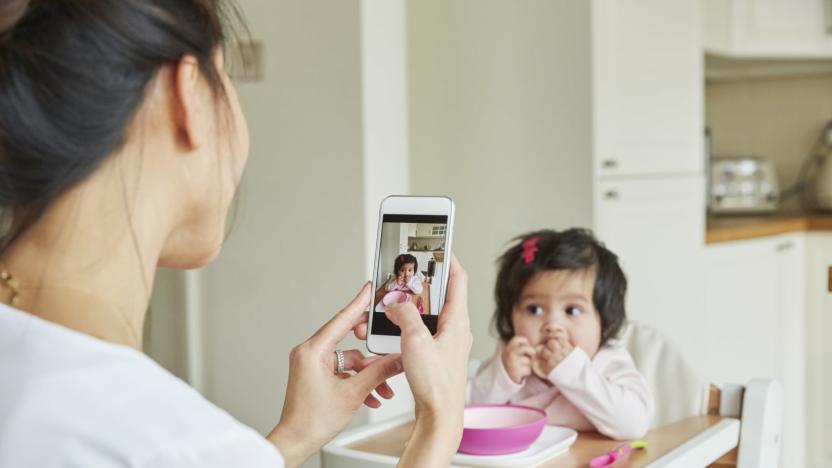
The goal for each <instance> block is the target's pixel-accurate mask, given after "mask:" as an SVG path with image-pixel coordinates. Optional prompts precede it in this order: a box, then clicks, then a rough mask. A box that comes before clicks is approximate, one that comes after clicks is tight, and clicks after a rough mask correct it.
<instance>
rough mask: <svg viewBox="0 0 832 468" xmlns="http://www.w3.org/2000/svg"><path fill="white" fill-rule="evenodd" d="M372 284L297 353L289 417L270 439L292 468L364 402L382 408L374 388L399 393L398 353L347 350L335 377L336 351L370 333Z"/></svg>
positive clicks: (292, 361)
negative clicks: (342, 370) (394, 386)
mask: <svg viewBox="0 0 832 468" xmlns="http://www.w3.org/2000/svg"><path fill="white" fill-rule="evenodd" d="M370 295H371V291H370V285H369V283H368V284H365V285H364V287H363V288H362V289H361V292H360V293H359V294H358V296H356V298H355V299H353V301H352V302H351V303H350V304H349V305H348V306H347V307H345V308H344V309H343V310H341V311H340V312H339V313H338V314H337V315H335V317H333V318H332V319H331V320H330V321H329V322H328V323H327V324H326V325H324V326H323V327H321V328H320V329H319V330H318V331H317V332H316V333H315V334H314V335H313V336H312V337H311V338H309V339H308V340H306V341H305V342H303V343H301V344H300V345H298V346H296V347H295V348H294V349H292V352H291V354H290V355H289V381H288V384H287V388H286V399H285V401H284V404H283V413H282V414H281V416H280V422H279V423H278V425H277V427H275V428H274V430H273V431H272V432H271V434H269V436H268V439H269V440H270V441H271V442H272V443H273V444H275V445H276V446H277V448H278V449H279V450H280V453H281V454H282V455H283V458H284V459H285V460H286V465H287V466H298V465H300V464H301V463H303V461H304V460H306V459H307V458H309V457H310V456H311V455H312V454H314V453H315V452H316V451H318V450H319V449H320V448H321V447H322V446H323V445H324V444H325V443H327V442H328V441H329V440H330V439H332V438H333V437H334V436H335V435H336V434H338V433H339V432H340V431H341V430H342V429H343V428H344V426H346V425H347V423H348V422H349V420H350V419H351V418H352V416H353V415H354V414H355V412H356V411H357V410H358V408H360V407H361V403H362V402H364V403H365V404H367V405H368V406H371V407H378V406H379V405H380V403H379V402H378V400H377V399H376V398H375V397H374V396H372V395H370V392H372V390H373V389H376V391H377V392H378V394H379V395H380V396H382V397H383V398H388V399H389V398H391V397H392V396H393V392H392V390H391V389H390V387H388V386H387V384H386V383H385V381H386V380H387V379H388V378H390V377H392V376H394V375H396V374H398V373H400V372H401V370H402V364H401V359H400V356H399V355H397V354H394V355H388V356H383V357H369V358H365V357H364V355H363V354H362V353H361V352H360V351H358V350H355V349H353V350H349V351H344V359H345V361H346V362H345V364H346V365H345V367H346V370H347V371H355V372H357V373H356V374H354V375H350V374H340V375H336V372H335V354H334V352H335V346H337V345H338V343H339V342H340V341H341V339H343V338H344V336H346V335H347V334H348V333H349V332H350V330H355V334H356V336H359V337H363V335H365V334H366V324H365V323H366V321H367V314H366V313H365V312H364V311H365V310H366V308H367V306H368V305H369V302H370Z"/></svg>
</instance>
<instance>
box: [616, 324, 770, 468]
mask: <svg viewBox="0 0 832 468" xmlns="http://www.w3.org/2000/svg"><path fill="white" fill-rule="evenodd" d="M620 341H621V342H622V344H623V345H624V346H625V347H626V348H627V350H628V351H629V352H630V355H631V356H632V357H633V361H634V362H635V364H636V367H637V368H638V369H639V371H641V373H642V374H643V375H644V376H645V378H646V379H647V381H648V383H649V384H650V387H651V390H652V391H653V396H654V401H655V408H656V409H655V414H654V415H653V423H652V425H651V427H657V426H662V425H665V424H668V423H671V422H673V421H677V420H680V419H682V418H685V417H687V416H694V415H701V414H712V415H718V416H725V417H730V418H737V419H739V420H740V433H739V445H738V446H737V448H735V449H732V450H730V451H729V452H728V453H726V452H725V451H724V450H721V448H720V447H721V446H722V445H723V444H724V443H725V442H727V441H726V440H722V438H724V437H723V436H718V434H716V431H713V432H714V433H713V434H708V431H706V432H705V433H703V434H701V435H700V436H697V437H695V438H694V439H691V440H690V441H688V442H687V443H685V444H683V445H682V446H680V447H679V448H678V449H676V450H675V451H674V453H673V454H671V455H674V458H671V459H669V460H668V463H667V464H661V465H658V466H706V465H709V464H711V463H714V464H716V465H719V466H734V465H736V466H738V467H740V468H746V467H749V468H750V467H775V466H778V465H779V464H780V442H781V438H782V430H783V390H782V386H781V385H780V383H779V382H777V381H776V380H771V379H752V380H751V381H750V382H748V383H747V384H746V385H744V386H743V385H724V386H723V387H722V388H718V387H717V386H715V385H713V384H710V383H709V382H707V381H706V380H704V379H702V378H701V377H700V376H698V375H697V373H696V372H694V371H693V370H692V369H691V367H690V366H689V365H688V364H687V363H686V362H685V360H684V358H683V357H682V355H681V353H679V351H678V350H676V349H675V348H674V347H673V345H672V344H671V343H669V342H668V340H667V339H665V338H664V337H663V336H662V335H661V334H660V333H659V332H657V331H656V330H655V329H653V328H651V327H648V326H646V325H641V324H638V323H635V322H629V323H628V324H627V325H626V326H625V328H624V330H623V331H622V333H621V335H620ZM677 452H678V453H677ZM674 460H676V462H674ZM681 460H684V463H680V461H681Z"/></svg>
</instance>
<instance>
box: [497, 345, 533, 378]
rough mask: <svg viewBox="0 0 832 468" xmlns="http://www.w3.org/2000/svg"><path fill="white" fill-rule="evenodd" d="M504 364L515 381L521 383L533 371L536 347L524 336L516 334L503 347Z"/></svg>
mask: <svg viewBox="0 0 832 468" xmlns="http://www.w3.org/2000/svg"><path fill="white" fill-rule="evenodd" d="M502 357H503V366H504V367H505V368H506V372H508V376H509V377H511V380H512V381H514V383H517V384H519V383H520V382H522V381H523V379H524V378H525V377H527V376H529V375H531V373H532V359H534V348H532V345H531V344H529V340H527V339H526V338H525V337H523V336H515V337H514V338H512V339H511V340H509V342H508V343H507V344H506V347H505V349H503V356H502Z"/></svg>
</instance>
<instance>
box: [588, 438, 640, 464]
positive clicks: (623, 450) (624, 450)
mask: <svg viewBox="0 0 832 468" xmlns="http://www.w3.org/2000/svg"><path fill="white" fill-rule="evenodd" d="M645 447H647V442H645V441H643V440H636V441H634V442H631V443H628V444H621V445H619V446H618V447H616V448H614V449H613V450H612V451H611V452H608V453H606V454H604V455H599V456H597V457H595V458H593V459H592V460H591V461H590V462H589V466H591V467H592V468H606V467H608V466H613V465H615V462H617V461H618V460H619V459H621V458H624V457H626V456H627V455H629V454H630V452H632V451H633V449H641V448H645Z"/></svg>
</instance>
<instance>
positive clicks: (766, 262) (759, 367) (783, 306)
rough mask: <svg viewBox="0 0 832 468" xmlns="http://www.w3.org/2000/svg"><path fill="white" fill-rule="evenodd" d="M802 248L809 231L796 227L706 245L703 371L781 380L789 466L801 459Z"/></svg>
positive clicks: (723, 377) (712, 375)
mask: <svg viewBox="0 0 832 468" xmlns="http://www.w3.org/2000/svg"><path fill="white" fill-rule="evenodd" d="M805 248H806V247H805V239H804V236H803V235H802V234H791V235H785V236H773V237H768V238H761V239H754V240H745V241H738V242H726V243H721V244H715V245H711V246H708V247H707V248H706V249H705V268H706V271H705V278H706V281H705V302H706V307H705V309H704V316H703V317H702V319H703V321H704V324H705V328H706V331H707V333H706V335H705V350H704V360H705V362H704V365H705V368H704V372H705V375H706V376H707V377H708V378H709V379H710V380H711V381H712V382H714V383H716V384H724V383H745V382H747V381H749V380H750V379H752V378H755V377H763V378H773V379H777V380H779V381H780V382H781V383H782V384H783V392H784V400H785V402H784V431H783V445H782V447H783V452H782V457H783V458H782V459H783V460H784V461H788V464H787V465H785V466H804V454H805V450H804V430H805V418H804V402H805V387H806V369H805V351H804V350H805V340H804V338H805V324H806V321H805V320H806V316H805V315H806V314H805V313H804V310H805V307H804V281H803V268H804V252H805V251H806V250H805Z"/></svg>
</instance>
